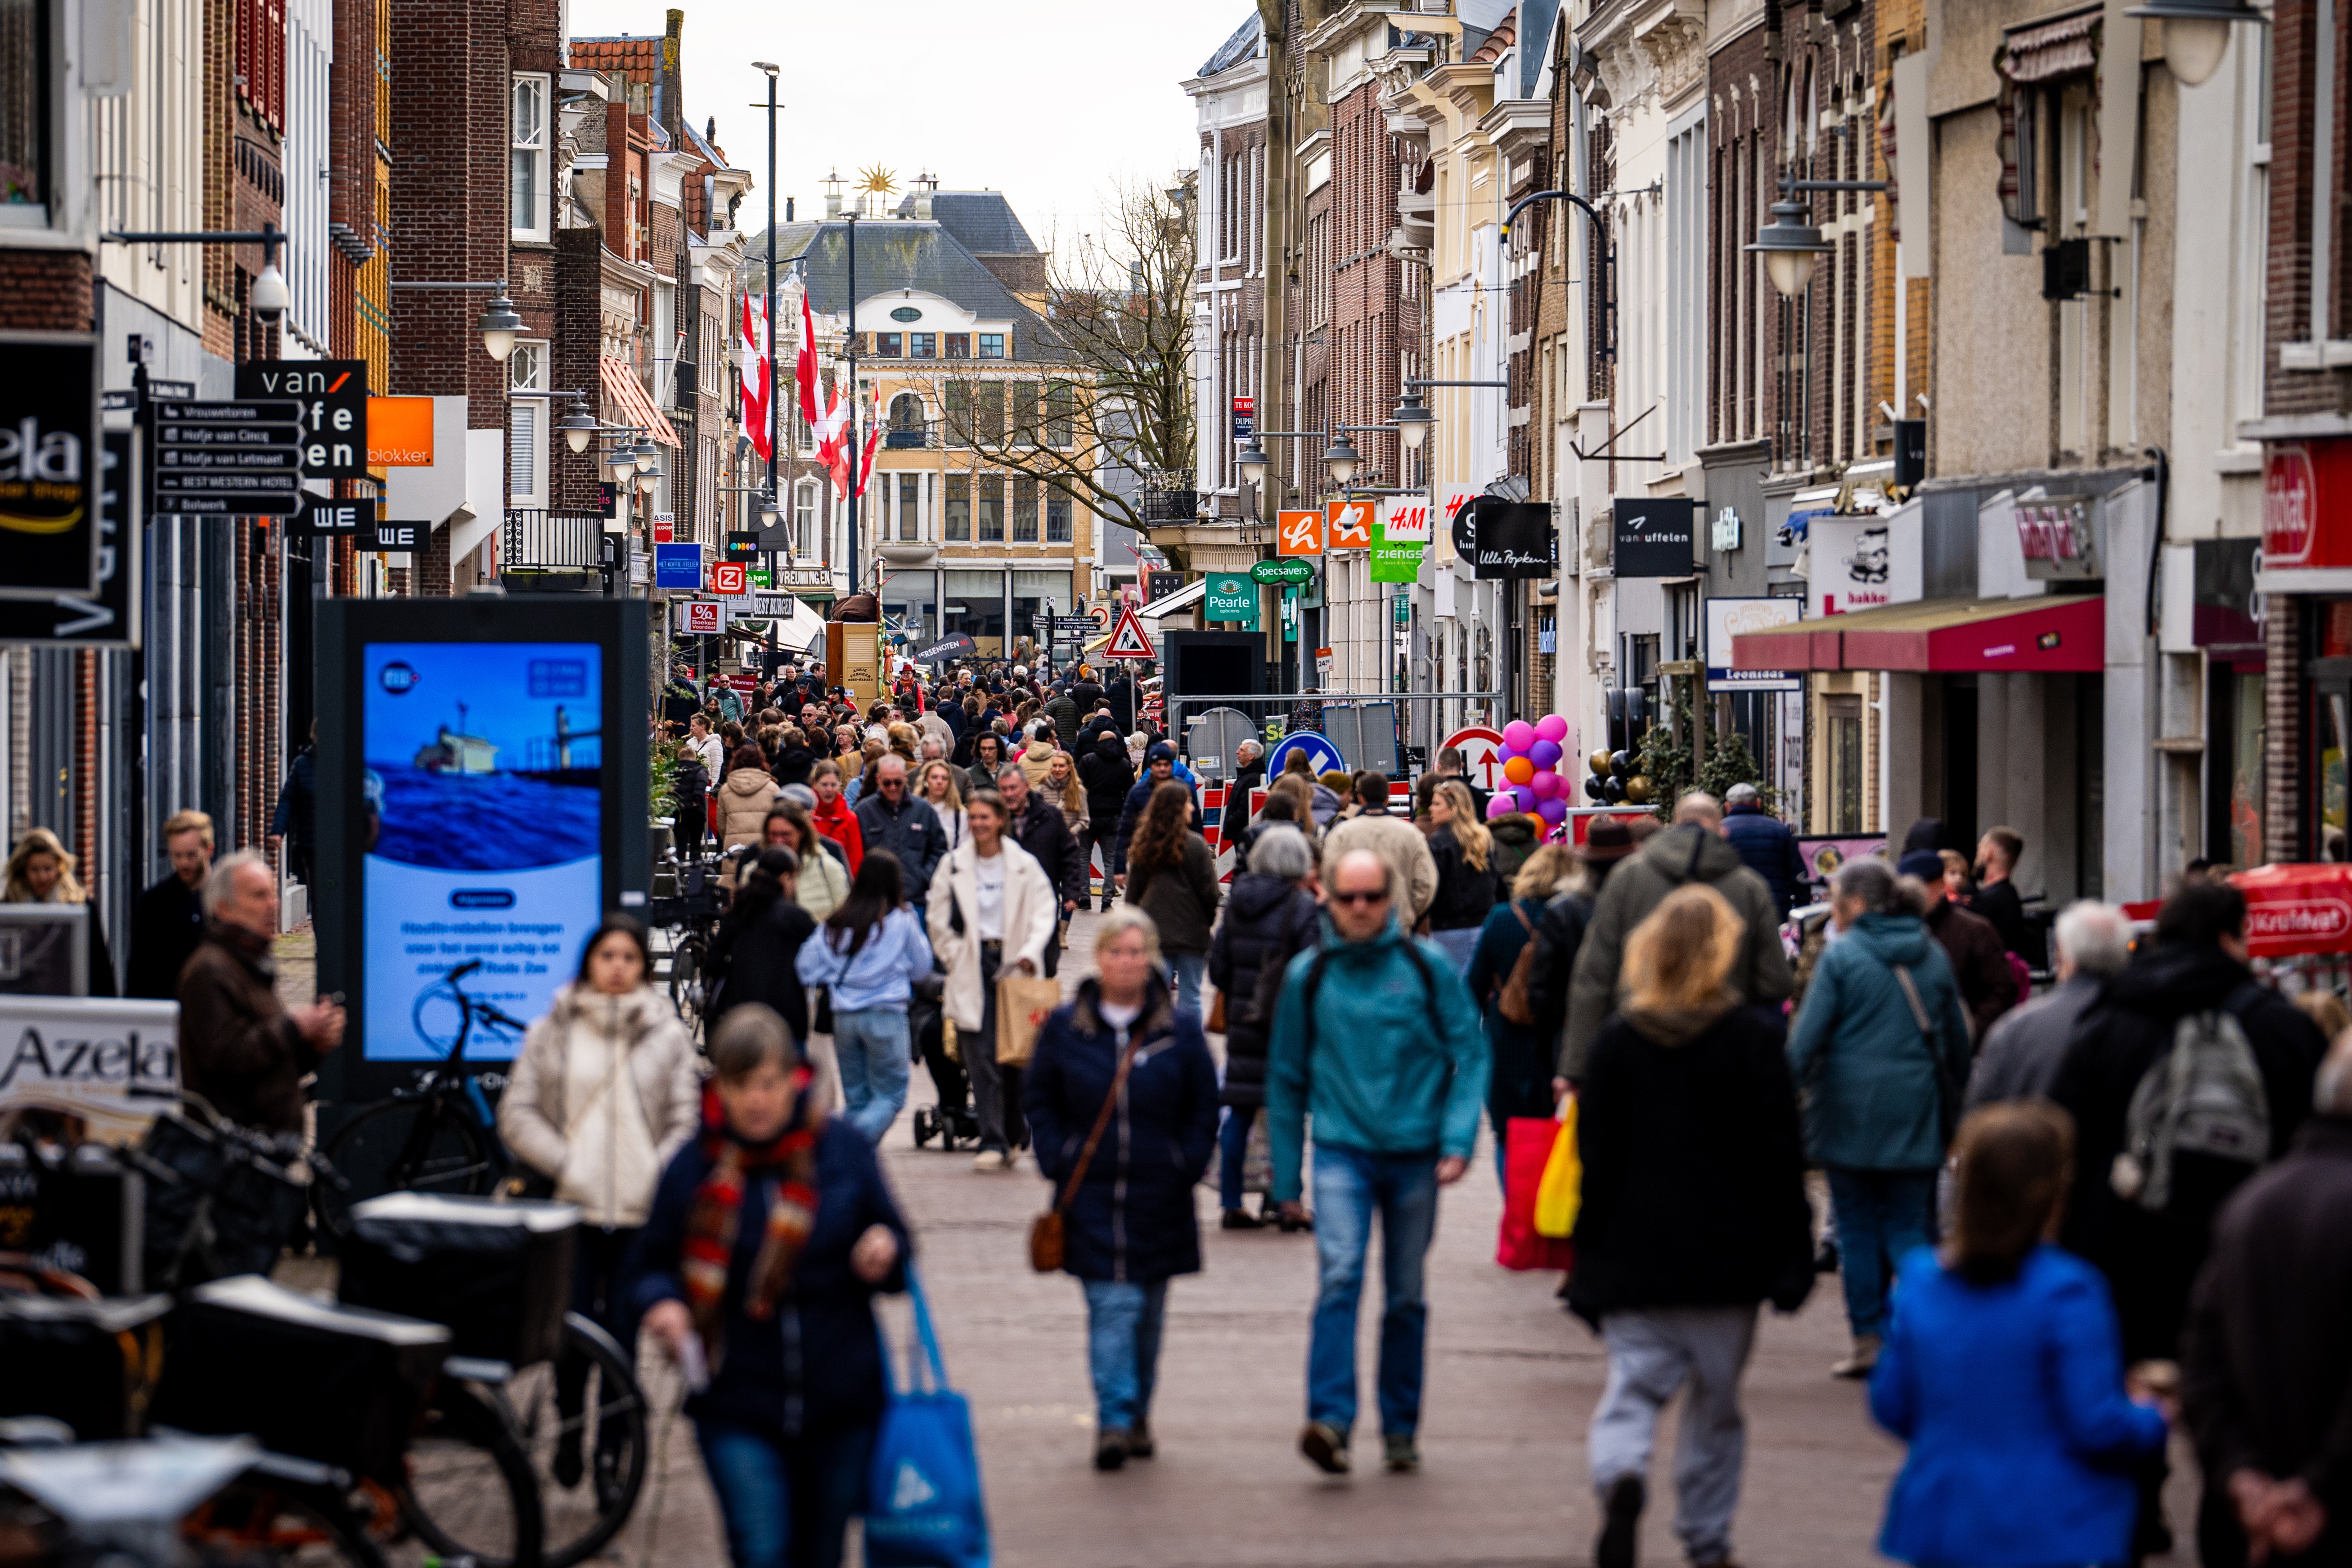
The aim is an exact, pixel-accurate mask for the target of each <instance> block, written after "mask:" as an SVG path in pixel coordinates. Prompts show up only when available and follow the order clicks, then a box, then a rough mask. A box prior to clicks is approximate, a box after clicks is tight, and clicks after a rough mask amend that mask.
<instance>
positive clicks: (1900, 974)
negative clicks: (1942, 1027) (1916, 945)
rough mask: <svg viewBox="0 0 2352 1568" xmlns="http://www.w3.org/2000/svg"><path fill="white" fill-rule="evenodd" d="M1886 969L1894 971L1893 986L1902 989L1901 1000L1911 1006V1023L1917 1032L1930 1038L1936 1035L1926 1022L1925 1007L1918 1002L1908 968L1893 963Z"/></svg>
mask: <svg viewBox="0 0 2352 1568" xmlns="http://www.w3.org/2000/svg"><path fill="white" fill-rule="evenodd" d="M1887 967H1888V968H1890V969H1892V970H1894V971H1895V984H1897V985H1900V986H1901V987H1903V1000H1905V1001H1906V1002H1908V1003H1909V1004H1911V1021H1912V1022H1913V1023H1915V1024H1916V1025H1918V1026H1919V1032H1920V1033H1921V1034H1922V1035H1926V1036H1928V1037H1931V1038H1932V1037H1934V1035H1935V1033H1936V1026H1935V1025H1934V1024H1932V1023H1930V1022H1929V1021H1928V1018H1927V1004H1926V1003H1925V1002H1922V1001H1921V1000H1919V986H1918V983H1917V982H1916V981H1914V980H1913V979H1912V978H1911V970H1910V966H1909V965H1907V964H1902V963H1894V964H1889V965H1888V966H1887Z"/></svg>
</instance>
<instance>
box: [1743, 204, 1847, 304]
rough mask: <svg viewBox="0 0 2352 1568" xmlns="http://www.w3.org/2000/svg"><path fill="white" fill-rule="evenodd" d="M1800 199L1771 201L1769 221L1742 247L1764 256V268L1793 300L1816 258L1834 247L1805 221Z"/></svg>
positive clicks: (1775, 285) (1810, 277)
mask: <svg viewBox="0 0 2352 1568" xmlns="http://www.w3.org/2000/svg"><path fill="white" fill-rule="evenodd" d="M1807 216H1808V215H1807V213H1806V210H1805V204H1804V203H1802V202H1793V201H1792V202H1774V203H1773V204H1772V221H1771V222H1770V223H1768V224H1766V225H1765V226H1763V227H1762V228H1760V229H1759V230H1758V231H1757V233H1756V243H1755V244H1753V245H1750V246H1745V247H1742V248H1743V249H1745V250H1747V251H1748V252H1749V253H1750V254H1752V255H1757V256H1761V257H1762V258H1764V270H1765V271H1766V272H1767V273H1769V275H1770V276H1771V279H1772V287H1773V288H1774V289H1776V290H1778V291H1779V293H1780V297H1781V298H1782V299H1784V300H1793V299H1795V298H1796V297H1797V296H1798V295H1800V294H1801V293H1803V292H1804V291H1805V285H1806V284H1808V283H1811V281H1812V280H1813V262H1814V260H1815V258H1818V257H1820V256H1822V255H1823V254H1824V253H1826V252H1828V251H1831V250H1834V249H1835V248H1837V247H1835V246H1832V244H1830V242H1829V241H1827V240H1825V239H1823V238H1822V231H1821V230H1820V229H1817V228H1815V227H1814V226H1812V225H1811V224H1810V223H1807V222H1806V221H1805V219H1806V217H1807Z"/></svg>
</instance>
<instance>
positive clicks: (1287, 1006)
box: [1265, 849, 1490, 1475]
mask: <svg viewBox="0 0 2352 1568" xmlns="http://www.w3.org/2000/svg"><path fill="white" fill-rule="evenodd" d="M1394 897H1395V889H1393V887H1392V885H1391V879H1390V873H1389V868H1388V865H1387V863H1386V862H1384V861H1383V860H1381V858H1380V857H1379V856H1377V855H1375V854H1373V853H1372V852H1371V851H1370V850H1369V849H1359V850H1356V851H1354V852H1352V853H1350V854H1349V855H1347V856H1345V857H1343V858H1341V859H1340V861H1339V866H1338V867H1337V868H1336V869H1335V870H1334V871H1333V873H1332V876H1331V886H1330V889H1329V891H1328V893H1327V894H1326V895H1325V905H1326V908H1325V911H1324V917H1323V946H1322V949H1321V950H1320V951H1319V952H1302V953H1300V954H1299V955H1298V956H1297V958H1295V959H1293V960H1292V961H1291V963H1290V967H1289V968H1288V969H1287V970H1286V971H1285V972H1284V974H1283V981H1282V1000H1281V1002H1280V1004H1279V1005H1278V1006H1277V1008H1276V1013H1275V1020H1274V1037H1273V1040H1272V1043H1271V1046H1270V1047H1269V1051H1268V1058H1267V1063H1266V1086H1265V1106H1266V1127H1267V1135H1268V1142H1270V1144H1271V1146H1272V1151H1273V1155H1274V1195H1275V1198H1276V1201H1277V1202H1278V1203H1280V1204H1281V1205H1282V1211H1283V1213H1284V1214H1285V1215H1288V1216H1289V1217H1291V1218H1293V1219H1297V1218H1300V1217H1303V1215H1304V1211H1303V1209H1302V1207H1301V1205H1300V1204H1299V1195H1300V1191H1301V1182H1300V1177H1299V1166H1300V1163H1301V1160H1302V1157H1303V1154H1304V1152H1305V1144H1306V1123H1307V1115H1308V1113H1309V1112H1310V1111H1312V1113H1313V1115H1314V1119H1315V1249H1316V1255H1317V1261H1318V1268H1319V1272H1320V1280H1319V1284H1318V1289H1317V1292H1316V1298H1315V1326H1314V1333H1313V1338H1312V1341H1311V1342H1310V1344H1309V1346H1308V1350H1307V1429H1306V1430H1305V1431H1304V1432H1302V1433H1301V1434H1300V1435H1299V1439H1298V1448H1299V1452H1301V1453H1303V1454H1305V1455H1306V1456H1307V1458H1308V1459H1309V1460H1311V1461H1312V1462H1313V1463H1314V1464H1315V1465H1317V1466H1318V1467H1319V1468H1322V1469H1323V1470H1325V1471H1327V1472H1328V1473H1330V1474H1332V1475H1340V1474H1344V1473H1345V1472H1346V1471H1347V1468H1348V1439H1349V1434H1350V1432H1351V1431H1352V1430H1353V1429H1354V1427H1355V1424H1356V1305H1357V1301H1358V1300H1359V1298H1360V1297H1361V1295H1362V1294H1363V1287H1364V1258H1365V1254H1366V1253H1367V1252H1369V1251H1370V1247H1371V1239H1372V1215H1373V1214H1374V1212H1375V1211H1377V1212H1378V1213H1379V1215H1380V1220H1381V1237H1382V1240H1381V1294H1382V1303H1381V1366H1380V1407H1381V1435H1382V1438H1383V1440H1384V1444H1385V1450H1386V1451H1385V1456H1384V1457H1385V1459H1386V1462H1387V1464H1388V1468H1390V1469H1391V1470H1409V1469H1412V1468H1413V1467H1414V1466H1416V1465H1418V1464H1419V1463H1420V1462H1421V1452H1420V1450H1419V1449H1418V1448H1417V1447H1414V1443H1413V1435H1414V1433H1415V1432H1416V1431H1417V1430H1418V1429H1419V1427H1420V1425H1421V1374H1422V1363H1423V1341H1424V1339H1425V1337H1426V1335H1427V1331H1428V1321H1429V1308H1428V1305H1427V1303H1426V1302H1425V1300H1423V1295H1422V1259H1423V1255H1424V1254H1426V1253H1427V1252H1428V1250H1429V1238H1430V1235H1431V1233H1432V1232H1433V1230H1434V1229H1435V1228H1436V1225H1437V1189H1438V1188H1439V1187H1441V1186H1443V1185H1444V1184H1447V1183H1449V1182H1456V1181H1459V1180H1461V1179H1462V1173H1463V1172H1464V1171H1465V1170H1467V1169H1468V1168H1469V1163H1470V1152H1471V1150H1472V1148H1473V1147H1474V1146H1475V1143H1476V1142H1477V1137H1478V1118H1479V1116H1480V1115H1481V1114H1482V1108H1483V1107H1484V1106H1485V1105H1486V1079H1487V1077H1488V1070H1489V1067H1490V1062H1489V1058H1488V1053H1487V1047H1486V1035H1485V1032H1484V1031H1483V1030H1482V1029H1481V1028H1480V1027H1479V1019H1478V1006H1477V1004H1476V1003H1475V1002H1473V1001H1472V1000H1471V999H1470V993H1469V990H1468V989H1467V988H1466V987H1465V985H1464V984H1462V979H1461V976H1460V975H1459V974H1457V973H1455V972H1454V965H1453V964H1452V963H1448V962H1447V961H1446V957H1445V954H1444V952H1443V951H1442V950H1441V949H1439V948H1437V947H1436V946H1434V945H1433V944H1432V943H1429V942H1417V941H1415V940H1414V939H1413V938H1412V937H1410V936H1408V935H1406V934H1405V932H1404V930H1403V928H1402V926H1401V925H1399V923H1398V921H1397V917H1396V913H1395V910H1394V907H1393V906H1394Z"/></svg>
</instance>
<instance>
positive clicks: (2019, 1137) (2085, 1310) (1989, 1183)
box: [1870, 1100, 2165, 1568]
mask: <svg viewBox="0 0 2352 1568" xmlns="http://www.w3.org/2000/svg"><path fill="white" fill-rule="evenodd" d="M1954 1147H1955V1149H1956V1150H1957V1151H1958V1156H1959V1170H1958V1182H1957V1184H1956V1188H1955V1194H1956V1199H1957V1202H1956V1205H1955V1207H1956V1215H1955V1223H1954V1225H1953V1226H1952V1236H1951V1239H1950V1240H1949V1241H1948V1242H1947V1243H1946V1244H1945V1245H1944V1247H1942V1249H1941V1250H1940V1251H1937V1250H1931V1249H1929V1248H1927V1247H1921V1248H1919V1249H1918V1250H1916V1251H1915V1252H1913V1253H1912V1254H1911V1255H1910V1256H1909V1257H1908V1258H1905V1259H1903V1260H1902V1265H1901V1271H1900V1274H1899V1276H1898V1284H1897V1287H1896V1295H1895V1318H1894V1322H1893V1325H1892V1327H1891V1328H1890V1329H1889V1331H1888V1333H1887V1337H1886V1344H1885V1350H1884V1351H1883V1352H1881V1354H1880V1357H1879V1362H1878V1366H1877V1369H1876V1370H1875V1371H1874V1373H1872V1375H1871V1380H1870V1408H1871V1414H1872V1415H1874V1416H1876V1417H1877V1419H1878V1423H1879V1425H1880V1426H1885V1428H1886V1429H1887V1430H1888V1431H1890V1432H1892V1433H1894V1434H1895V1436H1898V1437H1900V1438H1902V1439H1904V1440H1905V1441H1906V1442H1907V1443H1908V1444H1909V1445H1910V1447H1911V1453H1910V1457H1909V1458H1907V1459H1906V1461H1905V1462H1904V1466H1903V1471H1902V1473H1901V1474H1900V1475H1898V1476H1896V1477H1895V1487H1894V1489H1893V1491H1892V1492H1891V1493H1890V1494H1889V1495H1888V1497H1887V1500H1886V1525H1885V1529H1884V1531H1881V1533H1880V1535H1879V1541H1878V1549H1879V1550H1880V1551H1881V1552H1885V1554H1886V1555H1887V1556H1889V1557H1892V1558H1895V1559H1896V1560H1898V1561H1900V1562H1904V1563H1916V1564H1919V1565H1920V1568H2062V1565H2063V1568H2084V1565H2086V1564H2103V1565H2104V1564H2118V1563H2126V1562H2128V1561H2130V1557H2131V1538H2132V1524H2133V1521H2134V1519H2135V1517H2136V1513H2137V1500H2138V1493H2137V1487H2136V1484H2135V1482H2134V1479H2133V1469H2134V1467H2135V1465H2137V1462H2138V1461H2139V1460H2141V1459H2142V1458H2145V1457H2146V1456H2147V1455H2148V1454H2151V1453H2154V1452H2156V1451H2157V1450H2158V1449H2160V1448H2162V1447H2163V1446H2164V1440H2165V1416H2164V1415H2163V1414H2162V1413H2161V1412H2159V1411H2158V1409H2157V1408H2156V1407H2155V1405H2154V1402H2153V1400H2152V1399H2150V1398H2147V1397H2145V1396H2144V1391H2139V1390H2137V1389H2136V1390H2135V1391H2134V1392H2133V1393H2132V1394H2130V1395H2128V1396H2127V1394H2126V1384H2125V1378H2124V1375H2123V1349H2122V1340H2121V1336H2120V1335H2119V1333H2118V1332H2117V1330H2116V1310H2115V1304H2114V1302H2113V1301H2112V1300H2109V1298H2108V1295H2107V1286H2106V1281H2105V1279H2103V1278H2102V1277H2101V1276H2100V1274H2099V1272H2098V1270H2097V1269H2095V1268H2092V1267H2091V1266H2090V1265H2089V1264H2087V1263H2085V1262H2084V1261H2083V1260H2082V1259H2081V1258H2076V1257H2074V1255H2073V1254H2072V1253H2069V1252H2064V1251H2061V1250H2060V1249H2059V1248H2058V1247H2055V1246H2053V1245H2052V1244H2051V1241H2050V1239H2049V1238H2050V1237H2053V1236H2054V1235H2056V1234H2057V1228H2058V1222H2059V1206H2060V1200H2061V1198H2062V1196H2063V1194H2064V1193H2065V1191H2066V1187H2067V1184H2068V1183H2069V1181H2070V1180H2071V1179H2072V1176H2071V1171H2070V1167H2071V1165H2072V1163H2073V1159H2074V1123H2073V1121H2071V1120H2070V1119H2069V1118H2068V1117H2067V1115H2066V1113H2065V1112H2064V1111H2063V1110H2059V1109H2057V1108H2056V1107H2055V1106H2053V1105H2050V1104H2047V1103H2046V1102H2042V1101H2039V1100H2033V1101H2021V1102H2016V1103H2010V1104H2001V1105H1990V1106H1986V1107H1984V1108H1983V1109H1982V1110H1978V1111H1976V1112H1975V1113H1974V1114H1972V1115H1971V1116H1969V1119H1968V1120H1967V1121H1964V1122H1963V1123H1961V1125H1960V1131H1959V1136H1958V1139H1957V1140H1956V1141H1955V1143H1954Z"/></svg>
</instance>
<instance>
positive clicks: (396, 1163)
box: [310, 1098, 499, 1237]
mask: <svg viewBox="0 0 2352 1568" xmlns="http://www.w3.org/2000/svg"><path fill="white" fill-rule="evenodd" d="M326 1163H327V1164H328V1166H329V1167H330V1168H329V1170H327V1171H324V1172H320V1173H318V1179H317V1180H316V1181H314V1182H313V1183H312V1184H311V1185H310V1205H311V1208H312V1209H313V1210H314V1211H315V1212H316V1213H317V1215H318V1216H319V1226H320V1229H322V1230H324V1231H326V1232H328V1233H329V1234H330V1235H332V1236H337V1237H341V1236H347V1235H349V1234H350V1233H351V1206H352V1205H353V1204H355V1203H359V1202H361V1201H362V1200H363V1199H366V1198H373V1197H379V1196H381V1195H383V1194H385V1193H390V1192H419V1193H439V1194H444V1195H446V1194H475V1195H479V1194H484V1193H487V1192H488V1191H489V1190H490V1189H491V1188H492V1187H493V1186H495V1185H496V1184H498V1174H499V1172H498V1164H497V1162H496V1161H495V1160H493V1159H492V1157H491V1152H490V1143H489V1139H488V1135H487V1134H486V1133H485V1132H484V1131H482V1129H481V1127H480V1126H479V1125H478V1124H477V1123H476V1122H475V1121H474V1119H473V1118H472V1117H471V1116H470V1115H468V1114H467V1113H466V1111H465V1110H463V1109H462V1108H461V1107H458V1106H456V1105H452V1104H446V1103H445V1102H440V1101H436V1100H431V1099H425V1098H419V1099H415V1100H386V1101H384V1102H383V1104H381V1105H375V1106H371V1107H369V1108H368V1109H367V1110H364V1111H362V1112H361V1113H360V1115H359V1118H358V1119H357V1120H356V1121H352V1122H351V1123H350V1124H349V1125H348V1126H346V1127H344V1129H343V1130H342V1131H340V1132H338V1133H336V1134H335V1136H334V1138H333V1140H332V1141H331V1142H329V1143H328V1145H327V1149H326Z"/></svg>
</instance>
